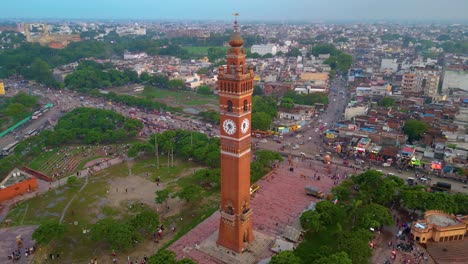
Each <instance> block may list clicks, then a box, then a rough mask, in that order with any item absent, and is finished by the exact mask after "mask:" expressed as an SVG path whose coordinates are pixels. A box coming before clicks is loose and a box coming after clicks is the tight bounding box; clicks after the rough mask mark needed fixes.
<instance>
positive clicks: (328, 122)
mask: <svg viewBox="0 0 468 264" xmlns="http://www.w3.org/2000/svg"><path fill="white" fill-rule="evenodd" d="M331 87H332V89H331V91H330V94H329V102H330V103H329V106H328V108H327V110H326V111H324V112H323V113H322V114H321V115H319V116H318V117H314V118H312V119H311V120H309V121H308V124H307V125H305V126H304V127H303V128H301V129H300V130H299V132H298V133H296V134H293V133H291V134H289V135H286V134H285V135H283V139H282V140H281V144H278V143H277V142H275V141H273V140H272V139H267V142H266V143H262V139H259V138H252V143H253V144H255V143H257V144H258V146H259V149H267V150H273V151H279V152H280V153H281V154H283V155H284V156H288V155H293V156H297V157H299V156H301V153H304V154H305V155H306V157H308V158H311V159H312V161H311V162H312V165H313V166H318V167H323V164H322V163H321V162H319V161H313V159H314V158H315V156H316V155H317V154H320V151H322V153H325V152H326V151H327V150H326V148H325V145H324V143H323V138H321V137H320V133H319V132H315V131H316V130H318V128H319V127H320V126H321V125H324V127H325V129H327V128H330V127H331V126H333V124H335V123H336V122H337V121H339V120H340V119H341V117H342V115H343V113H344V109H345V107H346V105H347V104H348V102H349V100H350V98H351V95H350V93H349V91H348V89H346V82H345V81H344V80H343V79H341V78H337V79H335V80H334V81H333V82H332V84H331ZM333 87H336V90H334V88H333ZM296 135H301V137H300V138H296ZM300 143H303V144H302V145H301V144H300ZM284 144H289V145H290V146H289V147H286V148H285V149H284V150H283V151H280V148H281V146H283V145H284ZM294 145H298V146H299V149H296V150H294V149H292V148H291V146H294ZM331 153H332V155H331V156H332V163H333V164H334V165H338V166H340V167H344V165H343V160H342V159H341V158H339V157H338V156H337V155H333V153H334V152H333V151H332V152H331ZM351 164H352V162H351ZM352 165H354V166H358V165H355V164H352ZM358 167H360V168H362V166H360V165H359V166H358ZM368 167H370V168H372V169H375V170H379V171H382V173H384V174H386V175H387V174H388V173H392V174H394V175H397V176H398V177H400V178H401V179H403V180H407V179H408V177H414V172H413V171H400V170H398V169H397V168H395V167H382V166H373V165H368V164H366V165H365V168H368ZM349 171H353V170H352V169H351V168H350V169H349ZM353 172H354V171H353ZM358 172H359V171H358ZM360 172H363V170H360ZM439 181H440V182H447V183H450V184H451V185H452V192H454V193H467V194H468V189H467V188H464V184H463V183H461V182H459V181H455V180H451V179H447V178H439V177H435V176H434V177H433V178H432V181H428V182H427V183H426V184H428V185H431V184H435V183H436V182H439ZM419 184H421V183H419Z"/></svg>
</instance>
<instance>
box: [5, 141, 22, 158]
mask: <svg viewBox="0 0 468 264" xmlns="http://www.w3.org/2000/svg"><path fill="white" fill-rule="evenodd" d="M18 143H19V141H15V142H13V143H11V144H10V145H8V146H6V147H4V148H3V149H2V156H4V157H6V156H8V155H10V154H12V153H13V151H15V147H16V145H18Z"/></svg>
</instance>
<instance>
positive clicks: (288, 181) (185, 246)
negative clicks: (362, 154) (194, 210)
mask: <svg viewBox="0 0 468 264" xmlns="http://www.w3.org/2000/svg"><path fill="white" fill-rule="evenodd" d="M316 170H317V171H318V173H319V174H321V173H322V174H321V175H322V177H321V180H320V181H316V180H313V179H312V178H313V175H314V173H315V171H316ZM324 172H325V168H324V166H323V164H320V163H315V162H314V163H313V166H312V168H309V161H305V162H299V163H298V164H296V165H295V169H294V172H290V171H289V166H288V164H287V162H286V161H285V162H283V163H282V164H281V166H280V168H277V169H276V170H275V173H273V174H272V175H271V176H270V177H268V178H266V179H262V180H259V181H258V182H257V183H258V184H259V185H260V189H259V190H258V191H257V193H256V194H255V197H254V198H252V200H251V208H252V210H253V215H252V221H253V226H254V230H255V231H257V232H260V233H262V234H265V235H267V236H270V237H276V236H279V235H281V234H282V233H283V231H284V229H285V227H286V226H287V225H291V224H292V223H293V221H294V220H295V219H297V218H298V217H299V216H300V214H301V213H302V211H303V210H304V209H305V208H307V206H308V205H309V204H310V202H311V201H315V202H316V201H318V200H317V199H316V198H313V197H310V196H307V195H306V194H305V192H304V187H305V186H306V185H312V186H316V187H318V188H320V189H321V190H323V192H324V193H328V192H329V190H330V188H331V186H332V185H333V181H332V180H331V179H329V178H328V177H323V175H324V174H323V173H324ZM339 172H341V171H339ZM341 173H342V172H341ZM301 174H304V175H307V176H312V177H306V178H303V177H301ZM219 220H220V214H219V212H216V213H214V214H213V215H211V216H210V217H208V218H207V219H206V220H205V221H204V222H202V223H201V224H199V225H198V226H197V227H195V228H194V229H192V230H191V231H190V232H188V233H187V234H186V235H185V236H183V237H182V238H180V239H179V240H178V241H176V242H175V243H174V244H173V245H171V246H170V247H169V249H170V250H173V251H174V252H176V254H177V256H178V257H179V258H183V257H190V258H192V259H194V260H196V261H197V262H199V263H207V264H210V263H220V262H219V261H218V260H216V259H213V258H212V257H210V256H208V255H206V254H204V253H202V252H201V251H199V250H197V249H196V248H197V247H198V245H199V244H200V243H201V242H202V241H204V240H205V239H207V238H208V237H209V236H210V235H211V234H212V233H213V232H215V231H216V230H217V229H218V226H219ZM271 255H272V252H271V251H269V250H268V251H266V252H264V253H263V256H262V257H261V258H267V257H270V256H271Z"/></svg>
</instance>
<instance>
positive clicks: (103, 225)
mask: <svg viewBox="0 0 468 264" xmlns="http://www.w3.org/2000/svg"><path fill="white" fill-rule="evenodd" d="M134 231H135V230H134V228H133V227H132V226H131V225H130V224H128V223H127V222H124V221H117V220H115V219H112V218H104V219H101V220H99V221H97V223H96V224H94V225H93V226H92V227H91V239H92V240H95V241H104V242H106V243H108V244H109V245H110V246H112V247H113V248H118V249H122V250H125V249H129V248H130V247H132V246H133V242H134V241H135V240H137V241H138V239H139V236H138V235H137V234H136V233H135V232H134Z"/></svg>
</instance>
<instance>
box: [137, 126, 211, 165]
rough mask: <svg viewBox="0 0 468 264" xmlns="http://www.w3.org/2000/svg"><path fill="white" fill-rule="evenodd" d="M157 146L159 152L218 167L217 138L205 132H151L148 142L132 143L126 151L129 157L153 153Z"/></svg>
mask: <svg viewBox="0 0 468 264" xmlns="http://www.w3.org/2000/svg"><path fill="white" fill-rule="evenodd" d="M156 145H157V146H158V151H159V154H160V155H162V153H167V154H168V155H170V156H172V155H176V156H178V157H180V158H183V159H193V160H194V161H196V162H199V163H201V164H203V165H205V166H209V167H211V168H217V167H219V164H220V163H219V162H220V161H219V155H220V154H219V153H220V152H219V139H217V138H208V137H207V136H206V135H205V134H202V133H198V132H191V131H186V130H175V131H173V130H168V131H165V132H163V133H159V134H153V135H152V136H151V137H150V139H149V140H148V142H145V143H135V144H133V145H132V146H131V147H130V149H129V152H128V155H129V156H130V157H136V156H137V155H138V153H140V152H145V153H148V154H149V153H155V146H156Z"/></svg>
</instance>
